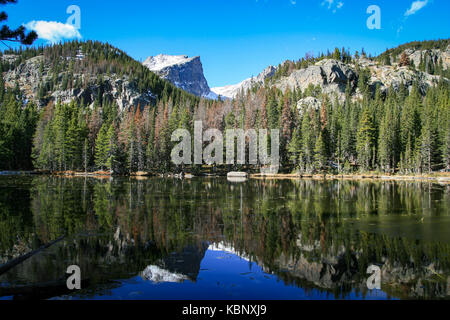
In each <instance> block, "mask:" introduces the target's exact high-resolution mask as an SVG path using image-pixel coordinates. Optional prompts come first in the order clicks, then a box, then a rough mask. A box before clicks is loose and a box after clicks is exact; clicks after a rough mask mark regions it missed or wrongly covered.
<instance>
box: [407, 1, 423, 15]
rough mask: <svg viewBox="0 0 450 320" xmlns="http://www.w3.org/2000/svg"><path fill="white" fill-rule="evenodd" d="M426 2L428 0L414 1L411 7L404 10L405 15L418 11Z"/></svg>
mask: <svg viewBox="0 0 450 320" xmlns="http://www.w3.org/2000/svg"><path fill="white" fill-rule="evenodd" d="M427 4H428V0H422V1H421V0H418V1H414V2H413V3H412V4H411V8H409V9H408V10H407V11H406V12H405V17H408V16H411V15H413V14H415V13H416V12H417V11H419V10H420V9H422V8H423V7H425V6H426V5H427Z"/></svg>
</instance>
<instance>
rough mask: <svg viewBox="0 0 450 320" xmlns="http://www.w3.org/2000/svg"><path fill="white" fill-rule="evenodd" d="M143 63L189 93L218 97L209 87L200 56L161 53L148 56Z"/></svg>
mask: <svg viewBox="0 0 450 320" xmlns="http://www.w3.org/2000/svg"><path fill="white" fill-rule="evenodd" d="M143 65H144V66H146V67H147V68H148V69H150V70H151V71H153V72H155V73H156V74H158V75H159V76H161V77H162V78H164V79H166V80H168V81H170V82H172V83H173V84H174V85H176V86H177V87H178V88H181V89H183V90H185V91H187V92H189V93H192V94H194V95H196V96H199V97H205V98H216V97H215V95H214V94H211V90H210V89H209V85H208V82H207V81H206V78H205V75H204V73H203V66H202V63H201V61H200V57H193V58H189V57H188V56H170V55H165V54H160V55H157V56H154V57H148V58H147V59H146V60H145V61H144V62H143Z"/></svg>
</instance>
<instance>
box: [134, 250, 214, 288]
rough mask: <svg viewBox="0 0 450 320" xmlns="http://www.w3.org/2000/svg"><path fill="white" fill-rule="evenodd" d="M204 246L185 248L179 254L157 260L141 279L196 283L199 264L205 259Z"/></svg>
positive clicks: (174, 253)
mask: <svg viewBox="0 0 450 320" xmlns="http://www.w3.org/2000/svg"><path fill="white" fill-rule="evenodd" d="M207 249H208V247H207V245H206V244H202V245H200V246H198V247H197V246H187V247H185V248H184V249H183V251H181V252H172V253H171V254H169V255H168V256H167V257H164V258H162V259H161V260H159V261H158V262H157V263H156V264H155V265H150V266H148V267H147V268H146V269H145V270H144V271H143V272H142V273H141V275H142V277H143V278H145V279H147V280H150V281H153V282H156V283H159V282H183V281H185V280H191V281H194V282H195V281H196V280H197V277H198V274H199V272H200V264H201V262H202V260H203V258H204V257H205V253H206V250H207Z"/></svg>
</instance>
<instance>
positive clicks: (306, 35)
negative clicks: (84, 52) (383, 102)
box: [2, 0, 450, 87]
mask: <svg viewBox="0 0 450 320" xmlns="http://www.w3.org/2000/svg"><path fill="white" fill-rule="evenodd" d="M69 5H77V6H79V7H80V9H81V28H80V29H79V30H75V31H74V30H72V31H74V32H70V31H71V30H68V29H67V28H66V26H65V25H64V24H65V23H66V21H67V18H68V17H69V16H70V15H69V14H67V13H66V9H67V7H68V6H69ZM370 5H377V6H378V7H379V8H380V10H381V29H379V30H378V29H372V30H371V29H369V28H368V27H367V19H368V18H369V16H370V14H368V13H366V11H367V8H368V7H369V6H370ZM2 7H3V8H2V9H4V10H6V12H7V13H8V14H9V20H8V24H9V25H10V26H14V27H15V26H18V25H21V24H27V25H28V26H30V27H35V28H37V26H40V29H39V30H40V31H41V33H42V34H43V37H44V38H46V39H47V40H44V39H41V40H39V41H38V42H37V43H38V44H42V43H48V42H49V39H52V40H53V41H55V40H59V39H63V38H64V37H65V38H71V37H77V36H78V37H82V39H84V40H88V39H91V40H100V41H107V42H109V43H111V44H112V45H114V46H117V47H119V48H120V49H122V50H124V51H125V52H127V53H128V54H129V55H131V56H132V57H133V58H135V59H137V60H144V59H145V58H146V57H147V56H151V55H157V54H159V53H165V54H176V55H179V54H186V55H189V56H196V55H200V56H201V58H202V63H203V68H204V71H205V75H206V78H207V79H208V82H209V85H210V86H211V87H215V86H223V85H227V84H234V83H237V82H240V81H241V80H243V79H245V78H248V77H251V76H252V75H255V76H256V75H257V74H258V73H259V72H260V71H262V70H263V69H264V68H265V67H267V66H268V65H278V64H279V63H281V62H283V61H284V60H286V59H295V60H297V59H299V58H301V57H303V56H304V55H305V53H307V52H313V53H315V54H317V53H319V52H321V51H326V49H328V48H329V49H333V48H334V47H336V46H337V47H342V46H344V47H346V48H350V49H351V50H352V51H354V50H360V49H361V48H362V47H364V49H365V50H366V51H367V52H370V53H372V54H378V53H381V52H382V51H384V50H385V49H386V48H390V47H394V46H396V45H398V44H402V43H405V42H409V41H414V40H428V39H437V38H448V37H450V19H449V18H448V15H449V12H450V1H449V0H417V1H416V0H389V1H388V0H296V1H294V0H183V1H179V0H171V1H166V0H165V1H154V0H145V1H144V0H142V1H137V0H135V1H128V2H126V1H125V2H124V1H115V0H110V1H100V0H58V1H55V0H39V1H36V0H19V2H18V4H15V5H6V6H2ZM32 21H35V22H34V24H29V23H30V22H32ZM51 21H52V22H60V24H49V23H48V22H51ZM38 22H41V23H40V24H39V23H38ZM44 32H46V33H44ZM77 32H78V33H77Z"/></svg>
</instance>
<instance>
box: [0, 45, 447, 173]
mask: <svg viewBox="0 0 450 320" xmlns="http://www.w3.org/2000/svg"><path fill="white" fill-rule="evenodd" d="M441 47H442V48H443V47H444V46H443V45H441V44H440V42H436V47H435V49H436V50H441V49H442V48H441ZM408 48H409V47H408ZM427 48H428V47H427ZM392 52H393V51H391V54H392ZM399 52H401V51H399ZM42 57H43V58H42ZM37 58H39V59H40V60H39V61H42V62H39V65H38V67H37V70H38V77H40V76H41V75H42V81H40V82H38V89H37V90H33V89H32V88H30V86H31V83H32V82H31V81H30V80H29V79H28V80H27V76H26V75H27V74H33V72H32V71H30V70H33V67H32V66H33V65H36V62H33V61H34V60H33V59H37ZM401 60H404V61H401ZM2 61H3V63H2V66H1V67H2V71H3V79H7V80H8V81H5V80H2V88H3V90H2V95H1V98H2V100H1V104H0V161H1V162H0V169H5V170H11V169H31V168H32V165H33V167H34V168H35V169H45V170H51V171H63V170H75V171H95V170H108V171H111V172H113V173H122V174H126V173H133V172H137V171H148V172H153V173H156V172H174V171H179V170H181V168H176V167H174V165H173V164H172V163H171V161H170V153H171V151H172V148H173V146H174V145H175V142H171V134H172V132H173V131H174V130H175V129H177V128H185V129H188V130H190V131H191V132H193V122H194V121H195V120H202V121H203V127H204V129H205V130H206V129H208V128H216V129H219V130H225V129H229V128H242V129H250V128H252V129H259V128H261V129H267V128H269V129H280V131H281V133H280V136H281V149H280V155H281V160H282V171H284V172H293V171H300V172H303V173H319V172H341V173H352V172H357V171H360V172H367V171H373V170H377V171H380V172H392V173H393V172H396V173H403V174H408V173H416V174H417V173H424V172H431V171H439V170H444V169H447V170H449V169H450V90H449V89H450V87H449V86H450V85H449V81H448V79H446V77H445V75H446V74H445V72H448V69H446V68H444V64H442V67H440V68H441V69H435V71H434V72H433V74H434V75H433V76H432V75H430V74H428V73H427V72H426V71H427V70H422V71H421V70H417V68H416V66H413V65H412V64H411V63H410V60H409V59H408V60H405V59H398V61H397V60H395V59H394V58H392V59H389V61H387V59H383V58H382V57H381V56H380V57H377V58H370V57H368V56H367V55H366V54H365V53H364V52H361V53H354V54H350V52H348V51H347V50H339V49H336V50H335V51H334V53H329V54H324V55H320V56H319V57H312V56H309V55H308V56H307V57H305V58H304V59H301V60H299V61H298V62H293V63H285V64H283V65H281V66H280V67H279V68H278V70H277V73H276V74H275V75H274V76H273V78H271V79H269V80H268V81H266V84H265V85H256V86H254V87H253V88H251V89H249V90H248V91H247V92H244V93H242V94H240V95H239V96H238V97H237V98H235V99H234V100H227V101H214V100H206V99H200V98H198V97H195V96H192V95H189V94H187V93H185V92H184V91H182V90H180V89H177V88H175V87H174V86H173V85H171V84H170V83H168V82H166V81H164V80H161V79H160V78H158V77H157V76H156V75H154V74H153V73H152V72H150V71H149V70H147V69H146V68H145V67H143V66H142V65H141V64H140V63H139V62H137V61H134V60H133V59H131V58H130V57H128V56H127V55H126V54H125V53H123V52H121V51H120V50H118V49H115V48H113V47H111V46H110V45H108V44H101V43H98V42H77V41H74V42H68V43H65V44H62V45H56V46H53V47H46V48H39V49H27V50H23V51H17V52H4V53H3V56H2ZM30 61H32V63H31V62H30ZM327 61H329V62H330V63H331V64H333V66H334V65H337V66H339V67H340V68H345V70H347V71H348V72H347V73H348V74H349V75H350V74H351V77H352V78H351V80H352V84H350V78H349V79H348V81H349V82H348V83H347V85H345V83H344V85H342V81H341V82H339V83H338V86H337V87H338V88H340V90H343V92H341V93H339V92H332V91H330V90H325V89H326V88H325V89H324V87H323V86H318V85H314V84H311V83H310V84H309V85H307V83H306V84H304V83H301V85H305V86H304V89H302V87H301V86H299V85H296V84H295V83H294V84H293V85H286V86H283V85H280V83H288V84H290V83H291V82H289V81H288V80H289V77H290V76H291V77H292V76H293V75H295V72H296V70H299V69H305V68H312V69H311V70H313V71H314V70H316V69H317V70H318V68H319V67H318V66H319V65H320V66H323V63H324V62H327ZM30 68H31V69H30ZM314 68H315V69H314ZM320 68H322V67H320ZM21 70H22V71H23V70H28V71H30V72H28V73H24V72H21ZM380 70H381V71H380ZM307 71H308V72H309V69H307ZM380 72H383V76H384V75H385V74H387V76H384V77H385V78H386V77H387V78H388V80H391V78H392V79H394V80H392V81H384V80H383V81H384V82H383V86H381V85H380V84H379V83H378V82H377V81H378V80H376V81H375V80H373V79H374V77H376V76H377V73H380ZM24 74H25V75H24ZM399 75H400V76H399ZM404 75H407V76H408V78H407V79H409V80H404V79H405V76H404ZM389 77H391V78H389ZM31 78H32V77H31ZM331 78H333V79H334V80H333V81H337V80H341V79H337V80H336V79H335V78H336V77H334V76H333V77H331ZM14 79H16V80H17V81H13V80H14ZM105 79H106V80H105ZM382 79H384V78H382ZM397 79H400V80H398V81H397ZM402 81H403V82H402ZM14 83H15V84H14ZM130 83H131V84H134V85H135V86H134V85H130ZM130 88H131V89H130ZM329 88H334V87H331V86H330V87H329ZM329 88H328V89H329ZM83 90H84V91H83ZM121 90H128V91H130V92H132V94H133V97H135V98H133V101H134V103H131V104H130V103H128V104H127V103H123V99H125V98H126V97H128V96H129V94H126V95H123V92H122V93H121V92H120V91H121ZM34 92H37V94H35V93H34ZM80 92H81V93H80ZM146 97H151V99H148V100H146ZM69 101H71V102H69ZM305 101H309V102H311V101H313V102H314V103H306V104H305V103H304V102H305ZM227 169H230V170H231V169H242V168H241V167H234V168H233V167H230V168H227ZM184 170H187V171H194V172H197V171H198V170H200V168H198V167H197V168H195V167H194V168H184Z"/></svg>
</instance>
